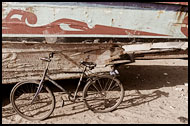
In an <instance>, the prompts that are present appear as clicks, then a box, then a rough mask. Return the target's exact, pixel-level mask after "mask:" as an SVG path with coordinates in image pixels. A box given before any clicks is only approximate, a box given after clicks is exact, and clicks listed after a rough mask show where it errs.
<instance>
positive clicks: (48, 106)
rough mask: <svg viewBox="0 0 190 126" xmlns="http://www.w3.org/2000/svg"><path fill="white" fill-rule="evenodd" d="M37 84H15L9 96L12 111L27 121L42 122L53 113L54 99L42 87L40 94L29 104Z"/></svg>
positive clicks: (45, 88)
mask: <svg viewBox="0 0 190 126" xmlns="http://www.w3.org/2000/svg"><path fill="white" fill-rule="evenodd" d="M38 86H39V84H38V83H37V82H23V83H18V84H16V85H15V86H14V87H13V89H12V91H11V95H10V101H11V103H12V106H13V108H14V110H15V111H16V112H17V113H18V114H19V115H20V116H21V117H23V118H26V119H28V120H31V121H34V120H43V119H45V118H47V117H49V115H50V114H51V113H52V112H53V110H54V108H55V97H54V95H53V93H52V92H51V90H50V89H49V88H48V87H46V86H43V88H42V90H41V92H40V93H39V95H38V96H37V97H36V99H35V100H34V102H33V103H31V101H32V99H33V97H34V94H35V92H36V91H37V88H38Z"/></svg>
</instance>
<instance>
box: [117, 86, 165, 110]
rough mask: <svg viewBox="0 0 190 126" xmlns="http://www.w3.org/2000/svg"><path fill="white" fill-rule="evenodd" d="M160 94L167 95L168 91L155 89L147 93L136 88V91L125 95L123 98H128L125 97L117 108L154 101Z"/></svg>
mask: <svg viewBox="0 0 190 126" xmlns="http://www.w3.org/2000/svg"><path fill="white" fill-rule="evenodd" d="M162 96H164V97H169V93H167V92H164V91H160V90H156V91H153V92H151V93H148V94H142V93H141V92H140V91H139V90H136V92H135V93H133V94H130V95H125V96H124V99H125V98H128V99H125V100H124V101H123V102H122V103H121V104H120V106H119V107H118V108H117V109H125V108H130V107H135V106H139V105H141V104H145V103H149V102H151V101H154V100H156V99H158V98H160V97H162Z"/></svg>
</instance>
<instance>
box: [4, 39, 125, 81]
mask: <svg viewBox="0 0 190 126" xmlns="http://www.w3.org/2000/svg"><path fill="white" fill-rule="evenodd" d="M51 51H55V52H56V54H55V55H54V58H53V60H52V62H51V63H50V66H49V69H50V71H51V72H53V73H54V74H52V77H53V78H54V79H65V78H72V77H78V75H77V74H73V73H72V74H71V73H70V74H68V73H65V72H80V71H81V69H79V62H80V61H82V60H83V61H90V62H95V63H96V64H97V67H96V69H94V71H93V72H106V71H110V70H111V66H107V67H105V66H104V65H105V64H107V63H109V62H110V61H111V60H113V59H116V58H119V55H120V54H122V52H123V49H122V48H121V47H114V45H113V44H110V43H109V44H108V43H107V44H100V43H99V44H98V43H97V44H94V43H91V44H90V43H89V44H82V43H68V44H67V43H63V44H48V43H46V44H44V43H19V42H12V43H9V42H3V43H2V83H3V84H4V83H14V82H18V81H21V80H24V79H40V75H41V74H42V72H43V69H44V68H45V66H46V63H45V62H43V61H41V60H40V58H41V57H47V56H48V54H49V52H51ZM110 59H111V60H110ZM51 72H50V75H51Z"/></svg>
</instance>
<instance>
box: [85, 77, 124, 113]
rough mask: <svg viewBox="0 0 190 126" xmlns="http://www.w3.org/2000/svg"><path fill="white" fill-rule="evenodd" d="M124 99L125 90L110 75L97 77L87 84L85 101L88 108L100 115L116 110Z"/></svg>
mask: <svg viewBox="0 0 190 126" xmlns="http://www.w3.org/2000/svg"><path fill="white" fill-rule="evenodd" d="M123 97H124V88H123V85H122V84H121V83H120V81H119V80H118V79H116V78H113V77H112V76H109V75H104V76H101V77H97V78H96V79H94V80H93V81H90V82H89V83H87V84H86V86H85V87H84V90H83V100H84V102H85V104H86V106H87V107H88V108H89V109H90V110H92V111H94V112H98V113H103V112H110V111H112V110H114V109H116V108H117V107H118V106H119V105H120V103H121V102H122V100H123Z"/></svg>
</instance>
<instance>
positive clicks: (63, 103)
mask: <svg viewBox="0 0 190 126" xmlns="http://www.w3.org/2000/svg"><path fill="white" fill-rule="evenodd" d="M61 99H62V105H61V107H63V106H64V105H65V102H64V100H63V98H62V97H61Z"/></svg>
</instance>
